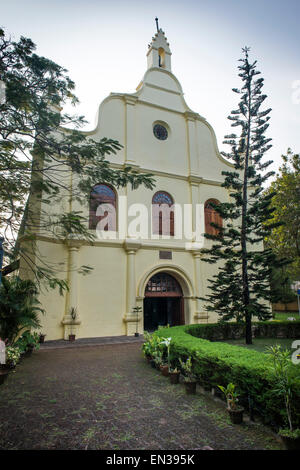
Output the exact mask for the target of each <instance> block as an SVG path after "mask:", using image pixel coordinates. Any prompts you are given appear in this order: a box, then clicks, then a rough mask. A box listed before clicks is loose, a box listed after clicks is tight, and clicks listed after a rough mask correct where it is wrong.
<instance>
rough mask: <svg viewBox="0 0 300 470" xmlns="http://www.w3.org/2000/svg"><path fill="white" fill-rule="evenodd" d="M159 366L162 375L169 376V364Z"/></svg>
mask: <svg viewBox="0 0 300 470" xmlns="http://www.w3.org/2000/svg"><path fill="white" fill-rule="evenodd" d="M159 368H160V370H161V373H162V375H164V376H165V377H168V376H169V366H168V365H167V366H166V365H163V366H160V367H159Z"/></svg>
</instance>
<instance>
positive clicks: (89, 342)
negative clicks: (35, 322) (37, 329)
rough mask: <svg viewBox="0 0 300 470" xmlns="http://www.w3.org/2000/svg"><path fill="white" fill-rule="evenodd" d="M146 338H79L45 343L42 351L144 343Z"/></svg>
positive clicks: (141, 336)
mask: <svg viewBox="0 0 300 470" xmlns="http://www.w3.org/2000/svg"><path fill="white" fill-rule="evenodd" d="M143 341H144V336H143V335H139V336H137V337H135V336H125V335H123V336H104V337H101V338H98V337H97V338H79V339H76V341H73V342H71V341H66V340H64V339H57V340H50V341H45V343H42V344H41V345H40V349H62V348H80V347H85V346H100V345H103V344H124V343H126V344H131V343H142V342H143Z"/></svg>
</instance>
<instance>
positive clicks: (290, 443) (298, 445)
mask: <svg viewBox="0 0 300 470" xmlns="http://www.w3.org/2000/svg"><path fill="white" fill-rule="evenodd" d="M280 437H281V440H282V442H283V443H284V446H285V448H286V450H300V437H297V438H296V439H294V438H292V437H287V436H280Z"/></svg>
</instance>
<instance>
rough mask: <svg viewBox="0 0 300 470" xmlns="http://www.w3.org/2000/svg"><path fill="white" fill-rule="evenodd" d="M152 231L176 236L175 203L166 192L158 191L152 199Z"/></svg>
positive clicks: (157, 233)
mask: <svg viewBox="0 0 300 470" xmlns="http://www.w3.org/2000/svg"><path fill="white" fill-rule="evenodd" d="M152 231H153V233H154V234H156V235H171V236H174V201H173V199H172V197H171V196H170V194H168V193H166V192H165V191H158V192H157V193H155V194H154V196H153V198H152Z"/></svg>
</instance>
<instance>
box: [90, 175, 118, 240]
mask: <svg viewBox="0 0 300 470" xmlns="http://www.w3.org/2000/svg"><path fill="white" fill-rule="evenodd" d="M116 202H117V198H116V193H115V191H114V189H113V188H111V187H110V186H108V185H107V184H96V185H95V186H94V187H93V189H92V191H91V197H90V220H89V228H90V229H92V230H95V229H96V228H97V225H98V224H99V222H101V223H100V225H98V228H99V229H100V230H105V231H109V230H113V231H115V230H116V227H117V216H116V207H117V204H116Z"/></svg>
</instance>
